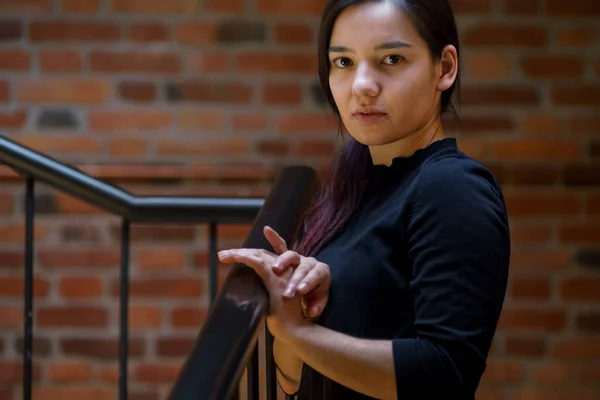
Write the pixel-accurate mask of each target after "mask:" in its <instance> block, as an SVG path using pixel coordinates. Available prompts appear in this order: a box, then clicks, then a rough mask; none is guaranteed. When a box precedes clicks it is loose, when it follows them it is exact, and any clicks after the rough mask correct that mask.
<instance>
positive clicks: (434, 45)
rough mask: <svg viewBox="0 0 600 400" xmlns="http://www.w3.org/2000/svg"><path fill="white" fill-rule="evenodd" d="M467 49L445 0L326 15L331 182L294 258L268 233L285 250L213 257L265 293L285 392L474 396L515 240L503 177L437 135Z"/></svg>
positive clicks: (349, 2) (324, 78)
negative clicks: (336, 128)
mask: <svg viewBox="0 0 600 400" xmlns="http://www.w3.org/2000/svg"><path fill="white" fill-rule="evenodd" d="M458 53H459V43H458V35H457V31H456V26H455V22H454V17H453V14H452V10H451V9H450V6H449V5H448V3H447V0H383V1H364V0H363V1H361V0H330V1H329V3H328V4H327V6H326V8H325V12H324V15H323V20H322V25H321V31H320V37H319V57H320V65H319V73H320V78H321V83H322V86H323V88H324V90H325V93H326V94H327V98H328V99H329V103H330V104H331V106H332V108H333V110H334V111H335V113H336V114H337V115H338V117H339V118H340V122H341V126H342V127H343V130H344V131H345V132H346V133H347V134H348V135H349V136H350V138H349V139H348V140H347V142H346V143H345V145H344V146H343V148H342V149H341V151H340V153H339V156H338V157H337V158H336V161H335V164H334V169H333V174H332V180H331V183H330V185H329V186H328V188H327V190H326V191H325V192H324V194H323V195H322V196H321V198H320V199H319V201H318V202H317V203H316V205H315V207H314V208H313V210H312V211H311V213H310V214H309V216H308V217H307V219H306V223H305V227H304V234H303V238H302V241H301V243H300V245H299V247H298V248H297V252H293V251H287V249H286V248H285V244H284V243H283V241H282V240H281V239H280V238H279V237H278V235H277V234H276V233H275V232H273V231H272V230H270V229H268V228H267V229H266V230H265V235H266V236H267V238H268V239H269V241H270V242H271V244H273V247H274V249H275V250H276V251H277V253H278V255H275V254H272V253H269V252H266V251H258V250H252V249H236V250H227V251H224V252H222V253H220V258H221V261H223V262H242V263H245V264H247V265H249V266H250V267H252V268H254V269H255V271H256V272H257V273H258V274H259V275H260V276H261V278H262V279H263V280H264V282H265V285H266V287H267V289H268V291H269V293H270V298H271V309H270V314H269V316H268V318H267V323H268V326H269V329H270V330H271V332H272V333H273V335H274V336H275V360H276V363H277V369H278V380H279V382H280V384H281V386H282V388H283V389H284V391H286V392H287V393H290V394H291V393H295V392H297V393H298V395H299V398H300V399H344V400H347V399H368V398H380V399H396V398H398V399H473V398H474V396H475V391H476V388H477V386H478V384H479V381H480V378H481V376H482V374H483V371H484V369H485V365H486V358H487V355H488V351H489V348H490V345H491V342H492V338H493V335H494V332H495V329H496V325H497V322H498V318H499V315H500V311H501V309H502V305H503V301H504V295H505V291H506V284H507V276H508V265H509V256H510V239H509V228H508V222H507V215H506V209H505V204H504V200H503V196H502V193H501V190H500V188H499V187H498V184H497V183H496V181H495V179H494V177H493V176H492V174H491V173H490V172H489V171H488V170H487V169H486V168H484V167H483V166H482V165H481V164H479V163H478V162H476V161H474V160H472V159H470V158H469V157H468V156H466V155H465V154H463V153H461V152H460V151H459V150H458V149H457V145H456V140H455V139H453V138H446V137H445V135H444V129H443V126H442V115H443V114H444V113H446V112H450V111H452V110H453V109H452V104H451V96H452V93H453V91H454V89H455V87H456V86H457V85H458ZM301 281H302V283H305V284H306V285H305V286H301V285H298V284H299V283H301ZM330 287H331V290H329V288H330ZM305 305H306V306H305ZM325 305H326V307H325V309H324V310H323V307H324V306H325ZM307 307H308V308H307ZM321 312H322V314H321ZM316 315H320V317H319V321H318V323H315V321H314V320H313V319H312V317H314V316H316Z"/></svg>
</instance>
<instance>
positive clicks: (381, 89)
mask: <svg viewBox="0 0 600 400" xmlns="http://www.w3.org/2000/svg"><path fill="white" fill-rule="evenodd" d="M329 61H330V73H329V85H330V87H331V92H332V94H333V98H334V100H335V103H336V105H337V108H338V110H339V112H340V115H341V117H342V121H343V123H344V126H345V127H346V129H347V131H348V133H349V134H350V135H352V136H353V137H354V138H355V139H356V140H357V141H358V142H360V143H362V144H365V145H369V146H380V145H386V144H389V143H393V142H396V141H398V140H401V139H403V138H405V137H407V136H409V135H411V134H412V133H414V132H417V131H419V130H420V129H422V128H423V127H424V126H426V125H427V124H428V122H431V121H432V120H433V119H436V118H437V117H438V116H439V111H438V104H439V100H440V94H441V92H440V90H439V89H440V88H439V77H440V76H441V73H442V71H441V67H440V66H439V64H440V63H434V62H433V61H432V58H431V55H430V53H429V49H428V47H427V43H426V42H425V41H424V40H423V39H422V38H421V37H420V36H419V34H418V33H417V31H416V29H415V27H414V26H413V24H412V22H411V21H410V20H409V18H408V16H407V15H406V14H405V13H404V12H403V11H402V10H401V9H399V8H398V7H397V6H395V5H394V4H393V3H392V2H391V1H383V2H369V3H364V4H360V5H356V6H351V7H349V8H347V9H346V10H344V11H343V12H342V13H341V14H340V15H339V17H338V18H337V20H336V22H335V24H334V26H333V30H332V33H331V40H330V47H329Z"/></svg>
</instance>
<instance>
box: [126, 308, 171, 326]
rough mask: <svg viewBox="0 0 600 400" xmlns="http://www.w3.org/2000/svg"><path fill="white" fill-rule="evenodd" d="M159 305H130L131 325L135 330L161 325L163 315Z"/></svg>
mask: <svg viewBox="0 0 600 400" xmlns="http://www.w3.org/2000/svg"><path fill="white" fill-rule="evenodd" d="M162 313H163V311H162V309H161V308H159V307H151V306H141V305H131V306H130V307H129V326H130V327H131V329H134V330H146V329H156V328H158V327H160V326H161V324H162V320H163V316H162Z"/></svg>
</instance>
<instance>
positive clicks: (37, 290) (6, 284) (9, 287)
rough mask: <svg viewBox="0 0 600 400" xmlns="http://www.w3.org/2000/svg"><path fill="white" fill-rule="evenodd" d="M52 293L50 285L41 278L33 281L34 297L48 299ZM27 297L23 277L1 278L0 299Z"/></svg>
mask: <svg viewBox="0 0 600 400" xmlns="http://www.w3.org/2000/svg"><path fill="white" fill-rule="evenodd" d="M49 291H50V284H49V283H48V281H47V280H45V279H41V278H34V279H33V296H34V297H37V298H41V297H46V296H47V295H48V292H49ZM24 295H25V278H24V277H22V276H3V277H2V278H0V298H2V297H4V298H17V299H22V298H23V296H24Z"/></svg>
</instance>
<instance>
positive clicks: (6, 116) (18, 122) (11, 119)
mask: <svg viewBox="0 0 600 400" xmlns="http://www.w3.org/2000/svg"><path fill="white" fill-rule="evenodd" d="M26 123H27V111H24V110H15V111H0V128H12V129H17V128H23V127H25V124H26ZM20 141H21V139H20V138H19V142H20Z"/></svg>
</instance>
